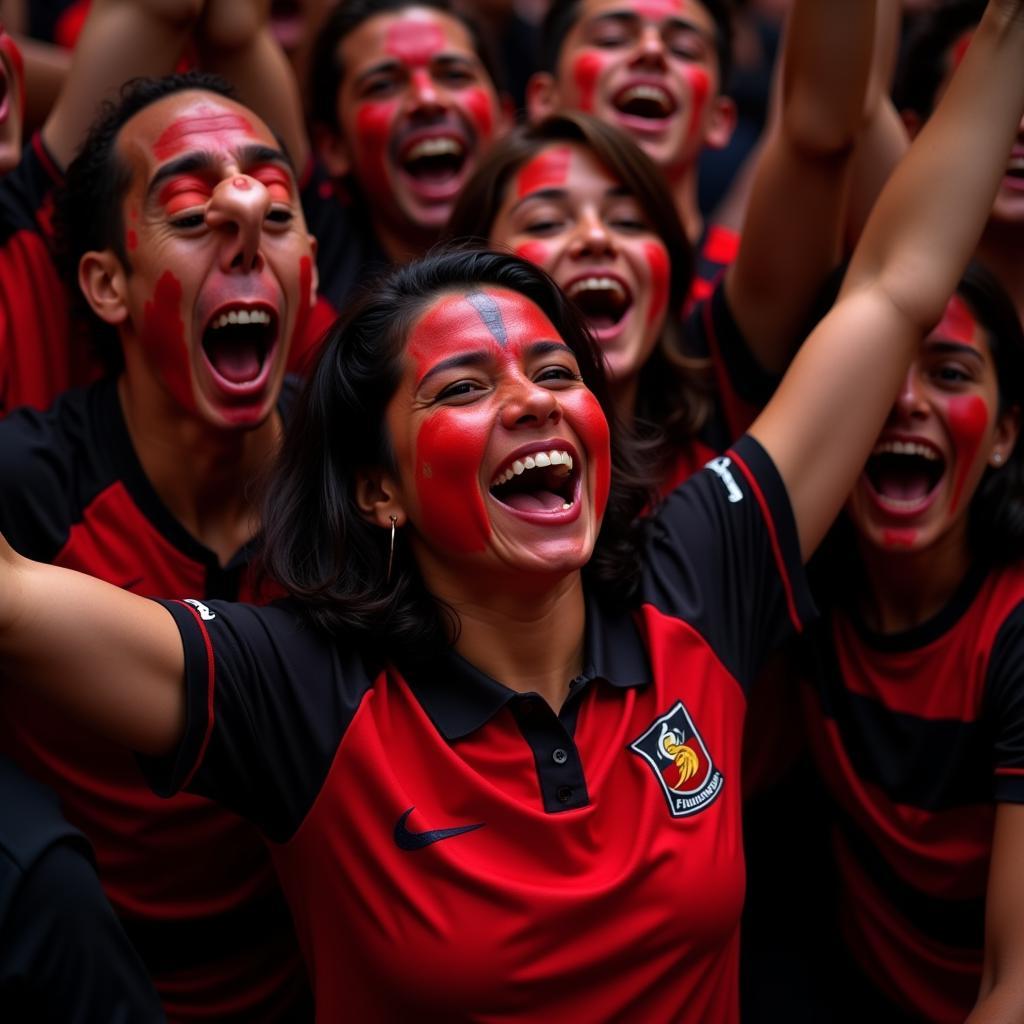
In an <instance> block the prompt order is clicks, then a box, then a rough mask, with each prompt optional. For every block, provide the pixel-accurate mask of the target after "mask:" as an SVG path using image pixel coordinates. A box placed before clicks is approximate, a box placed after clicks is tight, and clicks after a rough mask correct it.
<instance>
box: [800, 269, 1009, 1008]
mask: <svg viewBox="0 0 1024 1024" xmlns="http://www.w3.org/2000/svg"><path fill="white" fill-rule="evenodd" d="M1022 408H1024V333H1022V331H1021V326H1020V322H1019V320H1018V319H1017V316H1016V313H1015V310H1014V307H1013V304H1012V302H1011V301H1010V298H1009V296H1008V295H1007V294H1006V293H1005V292H1004V291H1003V289H1002V288H1001V287H1000V286H999V284H998V283H997V282H996V279H995V278H994V276H993V275H991V274H990V273H989V272H988V271H987V270H985V269H984V268H983V267H981V265H979V264H972V265H971V267H970V268H968V272H967V274H966V275H965V277H964V278H963V280H962V281H961V282H960V285H959V287H958V290H957V294H956V296H955V297H954V298H953V299H952V300H951V301H950V302H949V304H948V305H947V307H946V311H945V314H944V316H943V318H942V320H941V321H940V323H939V325H938V326H937V327H936V328H935V329H934V330H933V331H932V332H931V333H930V334H929V335H928V337H927V339H926V340H925V342H924V343H923V345H922V347H921V350H920V352H919V354H918V355H917V357H916V358H915V360H914V362H913V363H912V364H911V367H910V369H909V371H908V373H907V375H906V378H905V380H904V382H903V384H902V385H901V387H900V391H899V394H898V395H897V398H896V402H895V404H894V405H893V407H892V410H891V411H890V413H889V417H888V420H887V421H886V424H885V427H884V428H883V430H882V433H881V434H880V435H879V437H878V440H877V441H876V443H875V446H874V448H873V450H872V453H871V456H870V458H869V459H868V462H867V465H866V467H865V469H864V472H863V473H862V474H861V476H860V478H859V480H858V481H857V484H856V486H855V487H854V490H853V493H852V495H851V497H850V500H849V502H848V503H847V508H846V514H845V516H844V517H843V519H842V521H841V523H840V524H839V525H837V527H836V528H835V530H834V535H833V536H831V537H830V538H829V542H828V543H827V544H826V545H825V548H824V550H823V551H822V553H821V554H820V555H819V556H818V557H817V558H816V560H815V569H816V571H815V572H813V573H812V578H815V579H816V580H817V578H818V577H820V580H817V581H818V582H820V584H821V586H820V587H817V588H816V590H815V594H816V596H817V597H818V598H819V600H820V601H822V602H823V603H824V604H825V605H826V606H827V607H828V608H829V609H830V613H831V614H830V615H829V616H828V617H827V618H826V619H825V620H823V622H822V623H821V624H817V625H816V628H815V629H814V630H813V631H812V633H811V640H812V641H813V642H812V643H811V644H810V645H809V647H808V653H809V655H811V656H812V657H811V658H810V660H809V665H808V671H807V672H806V673H805V675H806V677H807V679H808V681H809V682H810V683H812V684H813V685H808V686H807V687H805V694H804V696H805V701H804V703H805V712H806V720H807V725H808V729H807V733H808V736H809V737H810V742H811V748H812V752H813V754H814V757H815V760H816V762H817V764H818V767H819V770H820V774H821V777H822V779H823V780H824V782H825V784H826V786H827V788H828V790H829V794H830V796H831V799H832V802H833V805H834V808H835V824H834V829H833V845H834V848H835V851H836V860H837V868H838V876H839V882H840V903H839V912H840V919H841V922H842V927H841V929H840V933H841V934H842V936H843V945H844V949H843V950H842V952H841V953H839V955H833V956H831V957H830V958H829V959H830V961H831V962H832V963H833V964H834V963H837V962H838V963H843V962H845V961H849V962H850V963H851V964H852V965H854V966H852V967H850V968H849V971H848V974H847V975H846V976H845V977H843V978H841V979H839V980H837V981H836V982H835V987H836V988H837V989H839V990H841V991H843V992H844V993H846V995H845V997H844V1004H845V1011H848V1016H844V1017H842V1018H841V1019H843V1020H846V1019H849V1020H864V1019H866V1017H868V1016H873V1017H874V1018H875V1019H884V1020H904V1019H906V1020H927V1021H933V1022H937V1024H942V1022H950V1024H953V1022H956V1021H962V1020H964V1019H965V1018H967V1017H968V1015H969V1014H971V1011H972V1007H974V1008H975V1009H974V1013H973V1014H971V1016H970V1018H969V1019H970V1020H971V1021H972V1022H973V1021H989V1020H1019V1019H1020V1018H1021V1015H1022V1013H1024V999H1022V997H1021V992H1022V987H1021V980H1022V978H1024V933H1022V929H1021V922H1022V921H1024V885H1022V883H1021V879H1020V870H1019V868H1020V864H1021V863H1022V861H1024V628H1022V626H1024V562H1022V558H1024V446H1022V445H1020V444H1018V435H1019V427H1020V414H1021V409H1022ZM986 906H987V912H986ZM979 986H980V994H979ZM837 1019H840V1018H837Z"/></svg>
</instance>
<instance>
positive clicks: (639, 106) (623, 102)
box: [612, 82, 676, 121]
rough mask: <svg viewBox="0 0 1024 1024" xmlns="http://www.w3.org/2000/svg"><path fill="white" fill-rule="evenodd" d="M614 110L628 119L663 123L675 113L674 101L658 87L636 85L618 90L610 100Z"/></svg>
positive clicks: (649, 84)
mask: <svg viewBox="0 0 1024 1024" xmlns="http://www.w3.org/2000/svg"><path fill="white" fill-rule="evenodd" d="M612 103H613V105H614V106H615V108H616V110H619V111H621V112H622V113H623V114H626V115H628V116H629V117H640V118H644V119H646V120H651V121H663V120H664V119H665V118H667V117H671V116H672V115H673V114H674V113H675V112H676V101H675V100H674V99H673V98H672V95H671V94H670V93H669V92H668V90H666V89H663V88H662V87H661V86H660V85H653V84H651V83H646V82H645V83H637V84H635V85H627V86H626V87H625V88H624V89H620V90H619V92H617V93H616V94H615V96H614V97H613V99H612Z"/></svg>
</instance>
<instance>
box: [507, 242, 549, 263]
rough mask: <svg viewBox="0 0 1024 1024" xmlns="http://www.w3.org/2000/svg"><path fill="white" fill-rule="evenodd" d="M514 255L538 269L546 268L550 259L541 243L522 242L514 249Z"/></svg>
mask: <svg viewBox="0 0 1024 1024" xmlns="http://www.w3.org/2000/svg"><path fill="white" fill-rule="evenodd" d="M514 251H515V254H516V255H517V256H518V257H519V258H520V259H522V260H526V261H527V263H532V264H534V265H535V266H538V267H547V265H548V261H549V260H550V259H551V253H550V252H549V251H548V247H547V246H546V245H545V244H544V243H543V242H523V244H522V245H517V246H516V247H515V250H514Z"/></svg>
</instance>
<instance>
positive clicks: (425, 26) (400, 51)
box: [384, 17, 445, 66]
mask: <svg viewBox="0 0 1024 1024" xmlns="http://www.w3.org/2000/svg"><path fill="white" fill-rule="evenodd" d="M444 45H445V39H444V32H442V31H441V27H440V26H439V25H437V24H436V23H434V22H433V21H427V20H424V19H422V18H408V17H406V18H400V19H399V20H398V21H396V22H395V23H394V24H392V25H391V26H389V28H388V30H387V33H386V35H385V41H384V49H385V51H386V52H387V53H388V54H390V55H391V56H392V57H397V58H398V59H399V60H400V61H404V62H405V63H406V64H412V65H415V66H422V65H424V64H427V63H429V62H430V59H431V58H432V57H435V56H436V55H437V54H439V53H440V52H441V51H442V50H443V49H444Z"/></svg>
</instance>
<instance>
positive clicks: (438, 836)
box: [395, 807, 484, 850]
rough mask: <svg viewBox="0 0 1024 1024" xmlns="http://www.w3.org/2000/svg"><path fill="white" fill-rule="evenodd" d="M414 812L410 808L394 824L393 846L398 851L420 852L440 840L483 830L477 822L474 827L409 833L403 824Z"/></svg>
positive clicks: (467, 826)
mask: <svg viewBox="0 0 1024 1024" xmlns="http://www.w3.org/2000/svg"><path fill="white" fill-rule="evenodd" d="M414 810H416V808H415V807H410V808H409V810H407V811H406V812H405V814H403V815H402V816H401V817H400V818H399V819H398V821H397V822H395V844H396V845H397V846H398V848H399V849H400V850H422V849H423V847H424V846H430V844H431V843H439V842H441V840H442V839H451V838H452V837H453V836H461V835H462V834H463V833H464V832H475V831H476V830H477V829H478V828H483V827H484V823H483V822H482V821H478V822H477V823H476V824H475V825H460V826H459V827H458V828H434V829H431V830H430V831H429V832H410V831H409V830H408V829H407V828H406V827H405V823H406V822H407V821H408V820H409V815H410V814H412V812H413V811H414Z"/></svg>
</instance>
